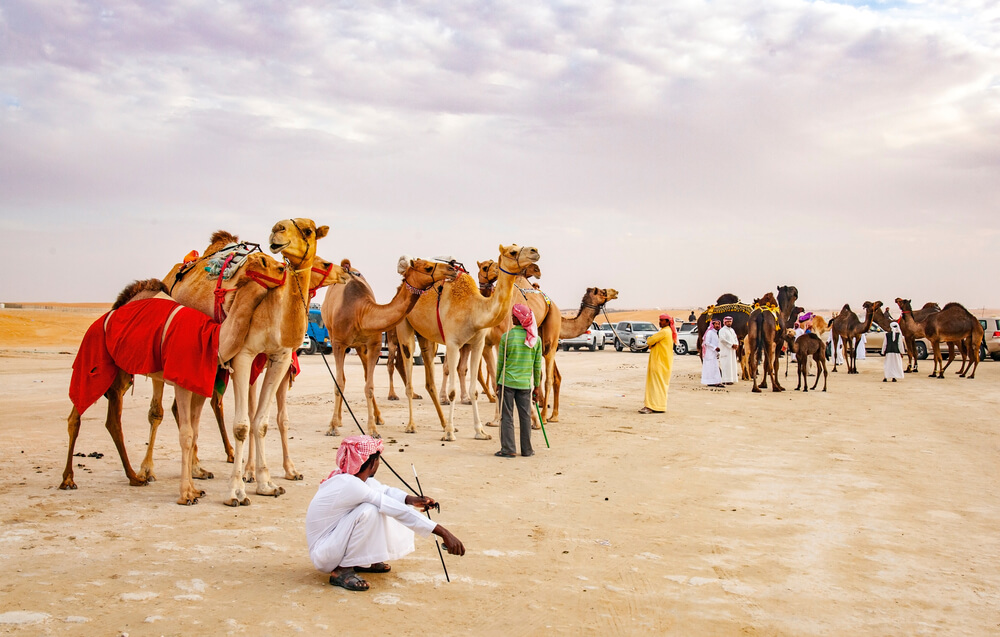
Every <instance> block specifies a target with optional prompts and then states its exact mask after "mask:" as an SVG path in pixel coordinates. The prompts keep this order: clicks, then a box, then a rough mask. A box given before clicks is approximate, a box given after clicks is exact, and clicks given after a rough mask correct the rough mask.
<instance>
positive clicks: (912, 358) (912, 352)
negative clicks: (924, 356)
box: [900, 320, 917, 374]
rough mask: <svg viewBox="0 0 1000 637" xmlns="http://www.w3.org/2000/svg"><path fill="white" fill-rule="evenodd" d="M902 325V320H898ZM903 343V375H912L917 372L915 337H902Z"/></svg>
mask: <svg viewBox="0 0 1000 637" xmlns="http://www.w3.org/2000/svg"><path fill="white" fill-rule="evenodd" d="M900 324H902V320H900ZM903 342H904V343H906V369H904V370H903V373H904V374H912V373H913V372H915V371H917V350H916V347H917V339H916V337H915V336H907V335H905V334H904V335H903Z"/></svg>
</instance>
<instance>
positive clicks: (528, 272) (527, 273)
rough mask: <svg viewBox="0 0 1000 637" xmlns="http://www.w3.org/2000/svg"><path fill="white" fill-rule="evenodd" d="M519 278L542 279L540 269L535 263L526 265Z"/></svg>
mask: <svg viewBox="0 0 1000 637" xmlns="http://www.w3.org/2000/svg"><path fill="white" fill-rule="evenodd" d="M521 276H523V277H524V278H526V279H528V278H531V277H535V278H536V279H540V278H542V269H541V268H540V267H538V264H537V263H531V264H529V265H528V267H526V268H525V269H524V272H522V273H521Z"/></svg>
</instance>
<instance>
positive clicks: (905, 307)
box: [896, 297, 913, 312]
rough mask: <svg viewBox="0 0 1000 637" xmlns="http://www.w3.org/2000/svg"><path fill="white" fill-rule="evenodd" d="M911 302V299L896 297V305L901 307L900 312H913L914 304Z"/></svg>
mask: <svg viewBox="0 0 1000 637" xmlns="http://www.w3.org/2000/svg"><path fill="white" fill-rule="evenodd" d="M910 303H912V301H911V300H910V299H901V298H899V297H896V305H897V306H898V307H899V311H900V312H912V311H913V306H912V305H910Z"/></svg>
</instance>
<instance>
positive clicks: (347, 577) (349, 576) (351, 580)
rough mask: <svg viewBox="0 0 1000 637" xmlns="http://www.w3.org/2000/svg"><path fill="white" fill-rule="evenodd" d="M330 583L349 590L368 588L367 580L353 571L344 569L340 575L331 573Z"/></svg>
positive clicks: (364, 589)
mask: <svg viewBox="0 0 1000 637" xmlns="http://www.w3.org/2000/svg"><path fill="white" fill-rule="evenodd" d="M330 584H332V585H333V586H340V587H341V588H346V589H347V590H349V591H366V590H368V582H366V581H365V580H363V579H361V578H360V577H358V576H357V575H356V574H355V573H354V571H344V572H343V573H341V574H340V575H331V576H330Z"/></svg>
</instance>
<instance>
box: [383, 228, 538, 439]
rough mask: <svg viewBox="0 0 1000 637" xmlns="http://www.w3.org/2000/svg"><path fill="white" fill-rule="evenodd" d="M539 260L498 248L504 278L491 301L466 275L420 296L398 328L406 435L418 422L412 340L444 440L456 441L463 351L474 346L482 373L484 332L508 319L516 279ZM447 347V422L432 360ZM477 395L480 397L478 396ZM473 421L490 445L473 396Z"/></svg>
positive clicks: (473, 362)
mask: <svg viewBox="0 0 1000 637" xmlns="http://www.w3.org/2000/svg"><path fill="white" fill-rule="evenodd" d="M538 259H539V255H538V250H536V249H535V248H532V247H524V248H522V247H520V246H518V245H509V246H504V245H501V246H500V258H499V259H498V262H499V268H500V275H499V277H498V278H497V283H496V289H495V291H494V292H493V294H492V295H491V296H490V297H488V298H487V297H484V296H483V295H482V293H480V292H479V286H478V285H477V284H476V282H475V281H474V280H473V278H472V277H471V276H469V274H468V273H464V274H461V275H460V276H459V277H458V278H456V279H455V280H454V281H451V282H446V283H443V284H441V285H440V286H437V287H435V288H433V289H434V292H433V293H428V294H425V295H423V296H422V297H420V300H418V301H417V304H416V305H415V306H414V307H413V309H412V310H411V311H410V313H409V314H408V315H407V316H406V318H405V319H403V321H401V322H400V323H399V325H397V326H396V333H397V335H398V337H399V345H400V349H401V350H402V352H403V356H404V358H405V363H406V365H405V366H406V396H407V400H408V404H409V412H410V418H409V422H408V423H407V425H406V429H405V431H406V433H416V431H417V427H416V422H415V421H414V419H413V341H414V336H415V335H416V336H419V342H420V350H421V352H422V355H423V359H424V377H425V386H426V387H427V391H429V392H430V393H431V399H432V400H433V401H434V408H435V410H436V411H437V414H438V419H439V420H440V422H441V427H442V428H443V429H444V437H443V438H442V440H445V441H450V440H455V427H454V416H455V402H456V401H455V390H454V385H455V382H456V380H457V378H458V359H459V351H460V350H461V348H462V346H463V345H465V344H466V343H469V344H471V345H472V352H471V356H470V361H469V362H470V368H471V369H478V368H479V364H480V361H481V359H482V355H483V347H484V345H485V343H486V331H485V330H486V329H487V328H490V327H493V326H494V325H496V324H497V323H499V322H500V321H502V320H503V319H504V318H506V317H507V315H508V314H510V308H511V306H512V305H513V294H514V280H515V278H516V277H517V275H518V274H520V273H521V272H523V271H524V269H525V268H526V267H527V266H528V265H530V264H532V263H536V262H537V261H538ZM438 343H444V345H445V346H446V348H447V351H446V354H445V358H446V360H447V365H448V371H449V373H450V374H451V375H452V376H451V379H450V380H451V389H450V390H449V392H448V398H449V400H450V401H451V405H450V410H449V414H448V419H447V421H446V420H445V417H444V412H443V411H442V410H441V403H440V401H439V400H438V396H437V389H436V387H435V383H434V356H435V355H436V354H437V344H438ZM475 394H478V392H475ZM472 422H473V426H474V427H475V432H476V434H475V437H476V439H477V440H489V439H490V438H491V437H492V436H490V435H489V434H487V433H486V432H485V431H483V424H482V422H481V421H480V419H479V408H478V406H477V405H476V400H475V396H473V400H472Z"/></svg>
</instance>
